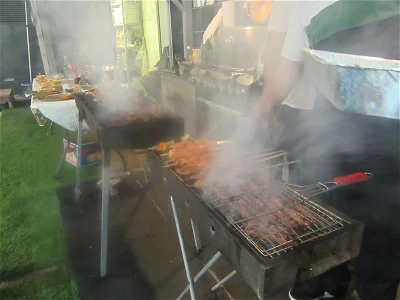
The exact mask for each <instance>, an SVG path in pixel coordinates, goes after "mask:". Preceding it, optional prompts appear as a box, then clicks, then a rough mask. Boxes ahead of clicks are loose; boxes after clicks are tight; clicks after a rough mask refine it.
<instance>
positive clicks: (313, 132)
mask: <svg viewBox="0 0 400 300" xmlns="http://www.w3.org/2000/svg"><path fill="white" fill-rule="evenodd" d="M308 2H310V1H308ZM315 3H317V2H315ZM319 3H321V2H319ZM308 4H312V3H308ZM339 17H340V16H339V15H338V20H339ZM396 18H397V19H395V20H394V21H393V20H391V21H390V20H384V21H382V22H377V23H373V24H369V25H367V26H362V27H359V28H351V29H349V30H345V31H342V32H339V33H337V34H334V35H333V36H332V37H331V38H330V39H327V40H326V41H323V42H322V43H320V46H321V47H322V49H324V50H327V51H333V52H340V53H349V54H356V55H368V56H374V57H382V58H387V59H399V57H398V55H399V43H398V37H399V33H400V32H399V22H398V17H396ZM299 27H301V26H300V25H299ZM384 28H385V29H386V30H383V29H384ZM216 38H217V39H218V36H217V37H216ZM229 41H231V39H230V40H229ZM270 43H273V41H270ZM216 44H217V45H218V41H217V42H216ZM235 47H240V44H237V45H235ZM238 52H239V51H238ZM232 55H233V54H232V53H231V56H232ZM220 56H221V53H220ZM235 59H237V58H235ZM239 59H241V60H243V61H244V60H247V57H246V55H243V54H242V57H240V58H239ZM271 59H272V60H274V61H276V60H279V58H276V59H273V58H271ZM224 62H226V59H224ZM216 64H218V62H216ZM220 71H221V72H222V70H220ZM360 72H362V71H360ZM372 72H373V71H372ZM286 74H288V76H289V75H290V74H291V71H290V70H287V71H286ZM335 74H337V75H341V73H335ZM364 74H365V73H364ZM323 75H324V74H321V76H323ZM368 76H371V77H368ZM368 76H367V75H363V76H361V75H360V76H359V77H357V78H350V80H357V82H347V84H349V88H350V87H351V88H352V89H353V91H354V92H356V91H358V90H362V89H363V88H371V86H369V87H368V84H369V83H368V82H376V80H375V81H373V79H371V80H372V81H368V80H370V79H369V78H374V76H377V74H376V73H375V75H374V74H371V75H368ZM281 78H282V80H285V76H282V77H281ZM299 78H301V76H300V77H299ZM337 79H338V83H339V82H341V81H342V83H343V84H346V83H344V82H343V80H345V78H337ZM358 80H361V81H358ZM389 82H390V83H389ZM208 84H210V83H208ZM211 84H212V85H214V86H215V85H216V86H218V85H221V86H222V87H221V89H224V87H223V86H224V84H225V83H224V82H223V81H222V80H213V81H212V82H211ZM302 84H304V85H305V86H306V88H307V89H309V90H313V92H311V93H309V94H308V95H306V96H305V95H303V97H315V101H313V102H314V103H315V106H316V107H315V108H314V109H313V110H299V109H295V108H290V107H288V106H285V105H284V107H282V108H283V109H281V111H280V112H278V114H277V118H278V120H279V122H278V123H276V124H275V128H270V129H269V130H267V131H264V132H263V133H262V134H261V135H260V136H259V137H258V139H262V136H263V135H271V131H273V132H274V131H275V130H276V131H281V134H279V139H278V140H279V143H278V147H281V148H283V149H285V150H288V151H289V152H290V153H289V158H288V159H289V160H302V161H307V164H302V165H301V166H298V167H299V168H300V169H301V171H302V174H303V175H302V176H304V174H307V175H306V176H307V177H308V178H307V179H308V180H309V183H315V182H318V181H321V180H322V181H323V180H332V179H333V177H335V176H340V175H346V174H348V173H354V172H360V171H361V172H372V173H376V174H380V175H382V174H384V173H385V172H389V173H392V174H393V173H398V161H399V158H398V156H399V143H400V141H399V136H400V132H399V122H398V120H390V119H387V118H379V117H373V116H365V115H363V112H362V111H360V112H358V113H348V112H342V111H339V110H337V109H336V108H334V107H333V106H332V104H331V103H330V102H329V101H328V100H327V99H325V98H324V97H323V96H322V95H320V94H319V93H316V92H315V89H314V88H313V86H312V85H313V83H310V82H307V81H306V80H305V81H304V82H302ZM388 84H390V85H391V86H392V88H393V84H394V86H396V84H397V86H398V80H397V83H396V80H394V81H393V78H391V79H390V80H388V79H386V80H384V81H382V82H381V84H380V85H379V86H377V87H375V86H374V88H375V89H376V88H377V89H379V90H380V91H381V92H382V93H383V97H381V96H382V95H380V94H375V95H374V97H378V96H379V97H378V98H380V99H379V100H378V99H377V101H375V102H379V101H392V102H393V101H396V99H391V100H390V99H387V98H385V97H387V96H388V95H390V93H386V92H385V91H384V90H385V88H384V86H385V85H388ZM206 85H207V84H206ZM357 85H359V86H357ZM202 88H203V89H204V90H206V91H207V86H205V87H203V86H202ZM336 92H337V94H336V96H337V97H338V98H340V97H342V96H343V95H341V94H340V91H336ZM210 94H211V96H207V95H206V96H204V97H206V98H207V97H208V98H207V99H208V100H210V101H212V102H215V103H221V105H222V106H223V107H225V108H229V109H232V110H235V111H239V112H240V113H241V114H242V115H243V116H246V115H247V116H248V115H251V114H250V113H249V111H248V110H246V108H244V106H242V107H241V106H240V105H238V103H240V102H242V103H246V105H245V106H250V107H251V106H252V105H251V103H250V102H251V101H252V100H250V101H249V99H248V98H247V95H242V97H240V96H238V95H237V94H235V93H227V92H226V90H224V91H223V92H221V93H220V94H214V95H212V93H208V95H210ZM357 96H358V97H359V98H358V100H359V101H361V102H362V101H364V100H365V93H364V94H360V95H357ZM211 97H212V98H211ZM354 98H356V97H354ZM256 100H258V99H256ZM310 100H311V101H312V99H311V98H310ZM331 100H332V99H331ZM253 101H254V100H253ZM201 105H202V106H206V104H201ZM288 110H291V111H292V112H288ZM204 123H205V124H207V126H205V127H207V129H204V130H203V136H202V137H204V138H211V139H214V140H218V139H230V138H232V137H234V136H236V137H237V135H239V136H240V135H242V138H243V139H246V138H247V137H248V136H247V135H250V134H251V132H248V133H247V134H246V131H245V130H244V131H243V130H242V129H243V128H242V127H243V126H245V124H246V123H244V122H243V118H242V120H241V119H240V118H238V117H236V116H234V114H230V113H229V112H226V111H224V110H223V109H221V110H218V109H215V108H209V111H208V114H207V115H206V118H205V119H204ZM272 135H274V134H272ZM274 142H276V141H271V140H270V141H269V142H267V143H263V142H262V141H260V140H257V141H256V142H255V143H254V144H251V145H248V146H243V145H241V144H237V143H231V144H228V145H226V146H224V147H223V148H221V149H219V150H218V155H217V158H216V160H215V161H214V162H213V165H212V168H211V170H210V172H209V173H208V177H207V181H208V182H210V183H212V182H215V181H218V182H222V183H223V184H224V185H225V186H228V189H230V190H231V192H232V194H234V193H235V192H238V190H237V189H238V188H237V187H238V186H241V183H243V181H245V180H246V178H248V176H249V174H250V173H252V172H254V173H255V174H256V175H257V177H258V178H265V179H266V181H267V179H268V178H270V177H271V176H275V175H276V174H275V173H276V172H274V171H273V170H271V169H268V168H267V166H266V163H265V162H260V163H259V164H258V165H255V166H254V167H253V168H251V170H252V171H251V172H249V171H248V170H250V168H249V167H250V164H249V160H248V159H246V158H248V157H249V156H251V154H250V153H251V151H252V149H254V148H257V147H258V148H260V149H262V148H265V147H275V146H277V144H276V143H274ZM389 145H391V146H389ZM390 160H392V161H393V162H396V164H395V165H390ZM224 165H225V167H222V166H224ZM298 179H300V180H301V179H303V178H298ZM266 181H265V183H267V182H266ZM205 189H207V186H206V187H205Z"/></svg>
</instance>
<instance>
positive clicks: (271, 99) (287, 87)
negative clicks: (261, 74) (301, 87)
mask: <svg viewBox="0 0 400 300" xmlns="http://www.w3.org/2000/svg"><path fill="white" fill-rule="evenodd" d="M301 72H302V63H301V62H297V61H292V60H289V59H285V58H281V60H280V62H279V65H278V67H277V68H276V70H275V72H274V73H273V75H272V76H268V77H267V78H266V80H264V84H265V85H264V89H263V92H262V94H261V97H260V100H259V102H258V103H257V106H256V108H255V113H256V114H257V115H259V116H262V117H267V116H268V115H269V114H270V113H271V112H272V111H273V110H274V109H275V108H276V107H277V106H279V105H280V104H281V103H282V102H283V100H285V98H286V97H287V96H289V94H290V93H291V91H292V90H293V87H294V86H295V83H296V82H297V80H298V79H299V77H300V74H301Z"/></svg>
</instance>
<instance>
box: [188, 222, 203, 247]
mask: <svg viewBox="0 0 400 300" xmlns="http://www.w3.org/2000/svg"><path fill="white" fill-rule="evenodd" d="M190 224H192V231H193V238H194V244H195V245H196V250H197V252H200V250H201V240H200V235H199V229H198V228H197V226H196V225H195V224H194V223H193V220H192V219H190Z"/></svg>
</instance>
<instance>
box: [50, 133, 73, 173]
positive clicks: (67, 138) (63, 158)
mask: <svg viewBox="0 0 400 300" xmlns="http://www.w3.org/2000/svg"><path fill="white" fill-rule="evenodd" d="M65 138H66V140H67V146H66V147H65V149H64V152H63V155H62V156H61V160H60V162H59V164H58V167H57V170H56V174H55V175H54V179H58V178H59V175H60V171H61V167H62V165H63V163H64V160H65V157H66V156H67V153H68V150H69V145H70V143H71V142H70V140H69V132H68V129H66V130H65Z"/></svg>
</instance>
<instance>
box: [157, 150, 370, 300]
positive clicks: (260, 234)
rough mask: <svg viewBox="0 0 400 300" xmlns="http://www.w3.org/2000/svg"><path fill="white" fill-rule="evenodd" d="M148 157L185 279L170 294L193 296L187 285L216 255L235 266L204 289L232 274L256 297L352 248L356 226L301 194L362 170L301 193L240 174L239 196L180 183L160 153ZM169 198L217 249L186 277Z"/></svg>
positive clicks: (332, 262) (313, 272)
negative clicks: (163, 194) (162, 186)
mask: <svg viewBox="0 0 400 300" xmlns="http://www.w3.org/2000/svg"><path fill="white" fill-rule="evenodd" d="M275 152H276V151H275ZM271 156H273V155H271ZM263 160H264V161H265V159H263ZM150 162H151V167H152V169H153V170H154V172H155V173H158V174H160V173H161V174H162V175H163V178H164V181H165V183H166V186H167V188H168V190H169V193H170V196H171V205H172V209H173V213H174V217H175V222H176V226H177V233H178V238H179V241H180V244H181V251H182V257H183V260H184V264H185V269H186V273H187V277H188V282H189V285H188V287H187V288H186V289H185V290H184V291H183V292H182V294H181V295H180V296H179V297H178V299H180V298H181V297H182V296H183V295H184V294H185V293H187V292H188V291H190V294H191V298H192V299H194V298H195V294H194V288H193V284H194V282H196V281H197V280H198V279H199V278H200V277H201V276H202V275H203V274H204V273H205V272H206V271H207V270H208V269H209V268H210V267H211V266H212V265H213V264H214V263H215V262H216V261H217V260H218V259H219V257H221V255H223V256H224V257H225V258H226V259H227V260H228V261H229V262H230V264H231V266H232V267H233V268H234V270H235V271H233V272H232V273H230V274H229V275H228V276H227V277H226V278H224V279H223V280H221V281H220V282H219V283H217V285H216V286H214V287H213V288H212V290H215V289H216V288H218V287H219V286H220V285H222V284H223V283H224V282H226V281H227V280H228V279H229V278H231V277H232V276H233V275H234V274H236V272H237V273H239V274H240V275H241V276H242V277H243V279H244V280H245V281H246V282H247V284H249V286H250V287H251V288H252V289H253V290H254V291H255V293H256V294H257V296H258V297H259V298H260V299H264V298H266V297H269V296H276V295H277V294H278V293H279V292H280V291H287V290H288V289H289V288H290V287H292V286H293V284H294V282H295V279H296V276H297V278H300V279H302V280H307V279H310V278H312V277H315V276H317V275H319V274H321V273H323V272H326V271H327V270H329V269H331V268H333V267H334V266H337V265H339V264H341V263H344V262H347V261H349V260H351V259H352V258H354V257H356V256H357V255H358V253H359V249H360V243H361V237H362V232H363V225H362V224H361V223H359V222H357V221H355V220H352V219H350V218H348V217H347V216H345V215H343V214H341V213H339V212H337V211H336V210H334V209H333V208H331V207H329V206H327V205H322V204H317V203H316V202H314V201H311V200H309V198H308V197H307V196H306V195H307V194H308V195H309V197H310V196H313V195H315V194H318V193H321V192H325V191H328V190H331V189H333V188H336V187H338V186H343V185H347V184H351V183H354V182H360V181H365V180H368V178H369V175H368V174H364V173H359V174H356V175H352V176H350V177H344V178H338V179H336V180H334V181H333V182H331V183H319V184H317V185H314V186H308V187H304V188H303V189H302V190H303V193H300V192H297V191H296V190H295V189H299V187H297V186H293V185H287V184H285V183H282V182H280V181H278V180H276V179H274V178H269V179H268V180H263V181H262V182H260V181H259V180H257V177H253V178H252V177H251V176H246V177H247V178H248V180H247V181H245V182H244V185H243V186H241V187H240V188H239V190H240V193H237V194H230V193H229V190H228V189H224V187H223V186H221V185H220V186H216V187H215V188H214V189H213V188H212V187H211V188H207V189H203V190H204V191H203V190H200V189H196V188H194V187H193V182H192V181H191V180H185V178H184V177H183V176H181V175H179V174H178V173H177V172H176V170H175V169H174V166H171V165H170V163H169V162H168V156H166V155H161V156H160V155H158V154H157V153H155V152H153V153H152V154H151V155H150ZM275 165H281V164H275ZM175 203H176V204H178V205H180V206H181V207H184V208H186V209H188V210H189V215H190V218H191V220H192V226H193V225H194V224H196V225H197V226H199V229H200V230H201V231H202V232H203V233H204V234H205V235H206V236H207V238H208V240H209V241H210V242H211V243H212V244H213V246H214V247H215V248H216V249H217V250H218V253H217V254H216V255H215V256H214V257H213V258H212V259H211V260H210V262H209V263H208V264H207V265H206V266H205V267H204V268H203V269H202V270H201V271H200V272H199V274H197V275H196V276H195V277H194V278H193V277H192V276H191V274H190V268H189V265H188V262H187V259H186V252H185V248H184V246H183V240H182V234H181V232H180V227H179V219H178V215H177V211H176V208H175ZM193 223H194V224H193ZM193 233H194V235H195V242H196V247H198V243H199V241H200V240H199V237H198V233H197V227H196V226H193ZM198 248H199V247H198Z"/></svg>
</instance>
